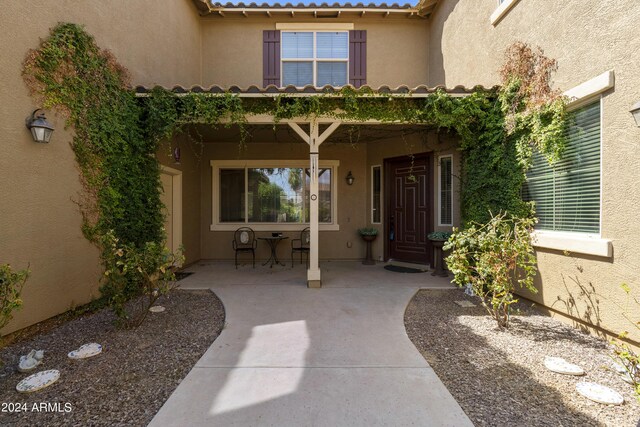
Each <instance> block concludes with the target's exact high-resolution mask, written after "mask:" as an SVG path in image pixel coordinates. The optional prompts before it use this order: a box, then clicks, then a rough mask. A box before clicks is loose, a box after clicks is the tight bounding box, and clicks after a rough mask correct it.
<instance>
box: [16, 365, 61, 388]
mask: <svg viewBox="0 0 640 427" xmlns="http://www.w3.org/2000/svg"><path fill="white" fill-rule="evenodd" d="M59 378H60V371H58V370H57V369H50V370H48V371H40V372H38V373H36V374H33V375H30V376H28V377H27V378H25V379H23V380H22V381H20V382H19V383H18V385H17V386H16V390H18V391H19V392H20V393H33V392H34V391H38V390H42V389H43V388H45V387H49V386H50V385H51V384H53V383H55V382H56V381H58V379H59Z"/></svg>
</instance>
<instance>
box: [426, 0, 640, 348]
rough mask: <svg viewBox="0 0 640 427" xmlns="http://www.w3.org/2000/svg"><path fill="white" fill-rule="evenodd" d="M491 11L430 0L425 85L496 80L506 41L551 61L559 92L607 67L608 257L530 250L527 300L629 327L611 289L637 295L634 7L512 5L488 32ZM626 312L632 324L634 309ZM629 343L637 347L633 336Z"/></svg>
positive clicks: (526, 1)
mask: <svg viewBox="0 0 640 427" xmlns="http://www.w3.org/2000/svg"><path fill="white" fill-rule="evenodd" d="M495 7H496V1H495V0H459V1H456V0H444V1H441V2H440V4H439V6H438V8H437V11H436V13H435V15H434V16H433V18H432V20H431V38H430V40H431V45H430V54H429V55H430V57H429V63H430V69H429V72H430V79H429V81H430V83H431V84H432V85H434V84H440V83H446V85H447V86H453V85H456V84H465V85H475V84H484V85H493V84H495V83H498V73H497V70H498V68H499V67H500V65H501V63H502V54H503V52H504V49H505V48H506V47H507V46H508V45H509V44H511V43H512V42H514V41H524V42H527V43H530V44H532V45H539V46H540V47H542V49H543V50H544V51H545V54H546V55H548V56H550V57H552V58H555V59H557V60H558V65H559V69H558V72H557V74H556V76H555V79H554V80H555V85H556V87H558V88H560V89H561V90H567V89H570V88H572V87H574V86H576V85H578V84H580V83H582V82H584V81H587V80H589V79H591V78H593V77H596V76H597V75H599V74H601V73H603V72H605V71H607V70H614V72H615V88H614V89H612V90H609V91H608V92H606V93H605V94H604V96H603V99H602V125H603V126H602V212H601V229H602V233H601V234H602V237H603V238H605V239H611V240H612V241H613V253H614V255H613V258H610V259H608V258H596V257H587V256H580V255H577V254H574V255H573V257H566V256H564V255H563V254H562V253H559V252H554V251H548V250H540V251H538V265H539V269H540V275H539V279H538V287H539V288H540V289H541V291H540V293H539V294H538V295H537V296H535V297H533V298H534V299H535V300H536V301H538V302H541V303H543V304H545V305H547V306H551V307H553V308H554V309H557V310H560V311H563V312H565V313H569V314H571V315H573V316H576V317H579V318H581V319H583V320H588V321H590V322H592V323H595V324H597V325H599V326H601V327H603V328H606V329H609V330H611V331H615V332H619V331H621V330H625V329H630V328H632V327H631V326H630V323H629V322H628V321H627V320H626V319H625V318H624V316H623V315H622V312H623V311H624V310H623V309H622V308H621V307H620V306H624V305H625V304H626V296H625V294H624V292H622V291H621V290H620V284H621V283H623V282H626V283H629V284H630V285H632V286H634V287H635V295H636V296H637V297H640V280H639V279H638V274H637V272H638V271H639V270H640V223H639V222H638V221H637V212H638V206H640V192H639V191H638V185H637V183H638V178H639V172H638V171H639V170H640V129H639V128H638V127H636V125H635V123H634V121H633V119H632V117H631V114H630V113H629V109H630V107H631V106H632V105H633V104H634V103H635V102H636V101H638V100H639V99H640V90H639V88H640V71H639V69H638V58H640V38H638V37H637V24H638V22H640V2H637V1H635V0H624V1H616V2H602V1H600V0H583V1H580V2H550V1H547V0H521V1H519V2H517V4H515V6H514V7H513V8H512V9H511V10H510V11H509V12H508V13H507V14H506V15H505V16H504V18H503V19H502V20H501V21H500V22H498V24H497V25H496V26H495V27H494V26H492V25H491V24H490V22H489V17H490V15H491V13H492V12H493V11H494V9H495ZM541 11H543V13H541ZM583 291H584V293H583ZM571 298H574V299H575V303H576V306H571V303H570V300H571ZM628 309H629V310H635V313H634V316H635V318H636V321H637V320H640V318H639V317H640V316H638V313H639V312H640V308H639V307H637V306H636V307H634V306H633V305H630V306H629V308H628ZM633 339H634V340H636V341H640V331H637V330H635V332H634V333H633Z"/></svg>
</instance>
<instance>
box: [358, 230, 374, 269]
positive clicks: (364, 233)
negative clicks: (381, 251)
mask: <svg viewBox="0 0 640 427" xmlns="http://www.w3.org/2000/svg"><path fill="white" fill-rule="evenodd" d="M358 234H360V237H362V240H364V241H365V242H367V256H366V257H365V259H364V261H362V263H363V264H364V265H375V263H376V262H375V261H374V259H373V256H372V255H371V242H373V241H374V240H376V237H378V230H377V229H376V228H373V227H365V228H359V229H358Z"/></svg>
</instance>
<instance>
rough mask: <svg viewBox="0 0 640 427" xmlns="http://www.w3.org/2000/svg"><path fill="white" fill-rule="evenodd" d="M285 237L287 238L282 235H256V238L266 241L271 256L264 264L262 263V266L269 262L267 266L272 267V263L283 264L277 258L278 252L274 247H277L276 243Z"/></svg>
mask: <svg viewBox="0 0 640 427" xmlns="http://www.w3.org/2000/svg"><path fill="white" fill-rule="evenodd" d="M285 239H288V237H284V236H275V237H274V236H270V237H258V240H264V241H265V242H267V244H268V245H269V247H270V248H271V256H270V257H269V259H268V260H267V261H266V262H265V263H264V264H262V265H263V266H265V265H267V264H269V263H271V264H270V265H269V268H272V267H273V264H280V265H282V266H284V264H283V263H281V262H280V261H279V260H278V253H277V252H276V248H277V247H278V243H280V242H281V241H282V240H285Z"/></svg>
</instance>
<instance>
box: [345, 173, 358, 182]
mask: <svg viewBox="0 0 640 427" xmlns="http://www.w3.org/2000/svg"><path fill="white" fill-rule="evenodd" d="M346 180H347V184H349V185H353V181H355V180H356V179H355V178H354V177H353V175H352V174H351V171H349V173H348V174H347V178H346Z"/></svg>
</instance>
